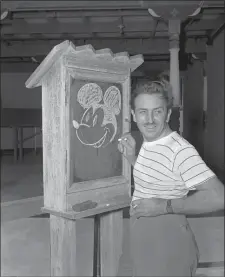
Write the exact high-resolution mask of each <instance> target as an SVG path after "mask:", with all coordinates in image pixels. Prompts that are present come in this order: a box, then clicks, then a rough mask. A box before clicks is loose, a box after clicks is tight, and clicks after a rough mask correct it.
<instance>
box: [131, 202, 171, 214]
mask: <svg viewBox="0 0 225 277" xmlns="http://www.w3.org/2000/svg"><path fill="white" fill-rule="evenodd" d="M166 205H167V200H166V199H160V198H150V199H140V200H134V201H133V202H132V204H131V207H130V216H134V217H137V218H139V217H142V216H146V217H153V216H159V215H163V214H166V213H167V211H166Z"/></svg>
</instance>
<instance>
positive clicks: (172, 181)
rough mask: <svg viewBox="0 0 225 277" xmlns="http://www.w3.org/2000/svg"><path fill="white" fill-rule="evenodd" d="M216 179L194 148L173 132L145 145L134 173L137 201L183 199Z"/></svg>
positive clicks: (134, 195) (134, 198)
mask: <svg viewBox="0 0 225 277" xmlns="http://www.w3.org/2000/svg"><path fill="white" fill-rule="evenodd" d="M214 176H215V174H214V173H213V172H212V171H211V170H210V169H209V167H208V166H207V165H206V164H205V162H204V161H203V160H202V158H201V157H200V156H199V154H198V152H197V151H196V149H195V148H194V146H192V145H191V144H190V143H189V142H188V141H187V140H185V139H184V138H182V137H181V136H180V135H179V134H178V133H177V132H172V133H171V134H169V135H168V136H166V137H163V138H161V139H159V140H156V141H152V142H143V144H142V147H141V149H140V152H139V155H138V157H137V160H136V163H135V165H134V170H133V177H134V186H135V189H134V193H133V200H136V199H140V198H152V197H154V198H163V199H174V198H181V197H184V196H186V195H187V193H188V191H189V190H195V187H196V186H197V185H200V184H201V183H203V182H205V181H207V180H208V179H210V178H212V177H214Z"/></svg>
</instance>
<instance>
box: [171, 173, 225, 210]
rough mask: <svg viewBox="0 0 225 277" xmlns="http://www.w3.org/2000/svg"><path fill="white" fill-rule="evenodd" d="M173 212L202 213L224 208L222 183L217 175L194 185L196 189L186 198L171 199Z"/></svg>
mask: <svg viewBox="0 0 225 277" xmlns="http://www.w3.org/2000/svg"><path fill="white" fill-rule="evenodd" d="M171 206H172V210H173V212H174V213H175V214H186V215H191V214H202V213H210V212H215V211H219V210H223V209H224V185H223V183H222V182H220V180H219V179H218V178H217V177H212V178H210V179H209V180H207V181H205V182H203V183H202V184H199V185H197V186H196V191H195V192H194V193H193V194H191V195H189V196H187V197H186V198H179V199H173V200H172V201H171Z"/></svg>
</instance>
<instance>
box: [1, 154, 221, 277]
mask: <svg viewBox="0 0 225 277" xmlns="http://www.w3.org/2000/svg"><path fill="white" fill-rule="evenodd" d="M42 193H43V192H42V158H41V156H40V155H38V156H34V155H33V154H28V155H26V156H25V159H24V161H23V162H22V163H18V164H14V163H13V158H12V157H10V156H8V157H4V158H3V159H2V166H1V198H2V204H1V205H2V207H5V205H6V206H7V205H8V206H7V207H8V210H5V209H4V208H3V209H2V218H1V221H2V224H1V276H49V275H50V238H49V219H48V217H46V216H40V217H28V214H29V213H28V214H27V211H25V210H24V211H23V210H22V211H18V210H19V209H20V206H18V205H17V206H16V207H17V208H16V211H17V212H15V209H13V208H12V207H13V205H12V203H20V202H18V201H23V200H24V199H31V198H33V197H41V196H42ZM40 207H41V204H40V203H39V202H37V203H36V207H35V209H34V211H31V212H30V213H34V214H38V213H39V214H40ZM23 208H24V206H23ZM21 215H22V216H21ZM30 215H32V214H29V216H30ZM189 221H190V225H191V228H192V229H193V232H194V234H195V236H196V240H197V243H198V246H199V250H200V254H201V258H200V264H199V269H198V274H204V275H206V276H223V275H224V266H223V261H224V217H223V216H219V215H215V216H213V217H212V216H211V217H201V218H189ZM93 223H94V222H93V219H91V218H88V219H82V220H79V221H78V223H77V226H78V227H77V235H78V245H77V253H78V257H77V270H78V276H92V257H93ZM127 232H128V218H124V233H125V234H126V233H127ZM124 251H125V253H127V252H128V244H127V242H125V244H124ZM130 272H131V264H130V260H129V257H128V255H127V259H125V260H123V261H122V263H121V264H120V269H119V274H120V275H121V276H129V275H130Z"/></svg>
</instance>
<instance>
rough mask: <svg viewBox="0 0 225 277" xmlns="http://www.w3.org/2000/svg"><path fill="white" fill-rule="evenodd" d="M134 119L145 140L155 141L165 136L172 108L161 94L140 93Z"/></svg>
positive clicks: (133, 113) (136, 102)
mask: <svg viewBox="0 0 225 277" xmlns="http://www.w3.org/2000/svg"><path fill="white" fill-rule="evenodd" d="M134 106H135V109H134V111H133V110H132V115H133V119H134V121H135V122H136V123H137V126H138V128H139V130H140V132H141V133H142V135H143V137H144V140H145V141H154V140H157V139H159V138H162V137H163V136H164V131H165V127H166V126H167V122H168V121H169V118H170V114H171V110H169V111H168V109H167V105H166V101H165V99H163V97H162V96H161V94H140V95H138V96H137V97H136V98H135V101H134Z"/></svg>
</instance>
